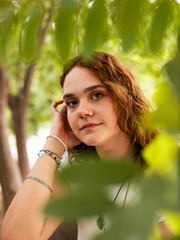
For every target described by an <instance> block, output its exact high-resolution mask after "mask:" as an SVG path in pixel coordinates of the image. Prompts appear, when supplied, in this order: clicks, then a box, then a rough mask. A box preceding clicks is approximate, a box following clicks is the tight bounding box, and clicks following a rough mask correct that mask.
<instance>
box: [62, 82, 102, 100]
mask: <svg viewBox="0 0 180 240" xmlns="http://www.w3.org/2000/svg"><path fill="white" fill-rule="evenodd" d="M96 88H105V86H104V85H100V84H96V85H93V86H90V87H87V88H85V89H84V91H83V92H90V91H92V90H94V89H96ZM73 96H75V95H74V94H73V93H66V94H64V96H63V100H64V99H66V98H69V97H73Z"/></svg>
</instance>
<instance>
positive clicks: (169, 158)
mask: <svg viewBox="0 0 180 240" xmlns="http://www.w3.org/2000/svg"><path fill="white" fill-rule="evenodd" d="M178 152H179V148H178V144H177V138H175V137H174V136H171V135H169V134H167V133H163V134H160V135H158V136H157V137H156V138H155V139H153V140H152V142H151V143H150V144H149V145H148V146H147V147H146V148H145V149H144V150H143V152H142V156H143V158H144V159H145V160H146V162H147V164H148V171H149V172H153V173H158V174H160V175H162V176H166V175H170V176H171V174H172V172H173V171H174V174H175V170H176V166H177V159H178Z"/></svg>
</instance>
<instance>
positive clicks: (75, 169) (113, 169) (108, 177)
mask: <svg viewBox="0 0 180 240" xmlns="http://www.w3.org/2000/svg"><path fill="white" fill-rule="evenodd" d="M136 173H137V168H136V167H135V165H133V164H126V163H122V162H113V161H111V162H110V161H109V162H105V161H103V162H96V163H84V164H77V165H73V166H71V167H68V168H66V169H64V170H63V171H62V173H61V174H60V178H61V179H62V180H64V181H67V182H78V183H89V184H98V183H99V184H101V183H107V184H114V183H120V182H125V181H127V180H128V179H129V178H131V177H132V176H134V175H135V174H136Z"/></svg>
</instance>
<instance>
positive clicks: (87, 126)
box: [80, 123, 100, 130]
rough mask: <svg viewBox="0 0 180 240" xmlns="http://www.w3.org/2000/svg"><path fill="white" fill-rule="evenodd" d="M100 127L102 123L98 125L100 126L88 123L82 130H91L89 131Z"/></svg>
mask: <svg viewBox="0 0 180 240" xmlns="http://www.w3.org/2000/svg"><path fill="white" fill-rule="evenodd" d="M99 125H100V123H98V124H97V123H87V124H84V125H82V127H81V128H80V130H89V129H91V128H94V127H97V126H99Z"/></svg>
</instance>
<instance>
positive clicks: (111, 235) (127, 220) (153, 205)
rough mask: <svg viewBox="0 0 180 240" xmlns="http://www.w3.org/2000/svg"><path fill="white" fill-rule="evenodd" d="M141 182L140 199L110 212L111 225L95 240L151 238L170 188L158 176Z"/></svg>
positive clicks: (108, 216) (143, 179)
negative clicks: (155, 222)
mask: <svg viewBox="0 0 180 240" xmlns="http://www.w3.org/2000/svg"><path fill="white" fill-rule="evenodd" d="M139 183H140V186H139V189H140V191H139V192H138V194H139V201H137V202H135V203H133V204H132V205H131V206H125V208H118V209H116V211H111V212H109V214H108V215H107V219H108V218H109V219H108V220H109V221H108V222H110V226H109V228H106V231H105V232H104V234H102V235H99V236H98V237H96V238H95V240H109V239H113V240H119V239H139V240H141V239H142V240H143V239H149V236H150V234H151V231H152V227H153V223H154V221H156V219H157V214H158V212H159V210H161V207H164V206H165V205H164V204H163V203H164V201H165V200H164V199H165V198H166V195H165V194H166V192H167V191H168V190H169V189H168V188H167V185H168V184H167V180H166V181H164V180H163V179H161V178H159V177H157V176H152V177H151V178H149V177H148V178H147V177H146V178H145V177H144V178H142V179H141V180H140V182H139ZM139 183H138V184H139ZM175 190H177V189H175ZM175 192H176V191H175ZM169 195H170V194H169Z"/></svg>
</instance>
